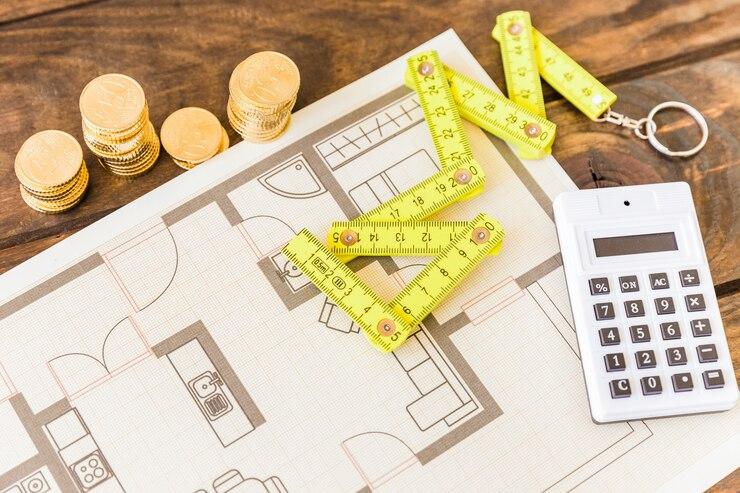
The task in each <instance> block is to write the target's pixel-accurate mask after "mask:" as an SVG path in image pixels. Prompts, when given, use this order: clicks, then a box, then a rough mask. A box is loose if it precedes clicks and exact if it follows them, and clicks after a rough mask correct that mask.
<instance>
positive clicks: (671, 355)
mask: <svg viewBox="0 0 740 493" xmlns="http://www.w3.org/2000/svg"><path fill="white" fill-rule="evenodd" d="M665 356H666V358H668V364H669V365H670V366H679V365H685V364H686V363H688V361H689V360H688V359H687V358H686V349H685V348H683V347H670V348H668V349H666V350H665Z"/></svg>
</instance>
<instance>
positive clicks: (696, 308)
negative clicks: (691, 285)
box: [684, 294, 707, 312]
mask: <svg viewBox="0 0 740 493" xmlns="http://www.w3.org/2000/svg"><path fill="white" fill-rule="evenodd" d="M684 299H685V300H686V309H687V310H688V311H690V312H701V311H704V310H706V309H707V307H706V305H705V304H704V295H703V294H687V295H686V296H685V297H684Z"/></svg>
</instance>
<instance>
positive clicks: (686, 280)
mask: <svg viewBox="0 0 740 493" xmlns="http://www.w3.org/2000/svg"><path fill="white" fill-rule="evenodd" d="M678 277H680V278H681V286H683V287H685V288H688V287H689V286H698V285H699V272H698V271H697V270H696V269H688V270H682V271H681V272H679V273H678Z"/></svg>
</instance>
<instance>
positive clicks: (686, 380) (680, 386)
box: [671, 373, 694, 392]
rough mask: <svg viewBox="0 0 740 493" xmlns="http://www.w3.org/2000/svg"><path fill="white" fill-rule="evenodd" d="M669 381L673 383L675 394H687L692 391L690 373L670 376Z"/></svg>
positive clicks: (692, 385) (692, 383) (692, 384)
mask: <svg viewBox="0 0 740 493" xmlns="http://www.w3.org/2000/svg"><path fill="white" fill-rule="evenodd" d="M671 380H672V381H673V390H675V391H676V392H687V391H689V390H693V389H694V382H693V380H691V373H676V374H675V375H673V376H671Z"/></svg>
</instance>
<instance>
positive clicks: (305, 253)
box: [283, 52, 503, 351]
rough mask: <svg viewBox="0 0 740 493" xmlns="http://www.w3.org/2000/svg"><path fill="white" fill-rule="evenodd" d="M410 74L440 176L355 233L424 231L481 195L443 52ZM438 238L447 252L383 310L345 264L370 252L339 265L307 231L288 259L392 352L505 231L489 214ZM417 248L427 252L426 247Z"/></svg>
mask: <svg viewBox="0 0 740 493" xmlns="http://www.w3.org/2000/svg"><path fill="white" fill-rule="evenodd" d="M408 70H409V71H410V72H411V73H412V74H417V75H415V76H412V80H413V84H414V86H415V89H416V91H417V94H418V95H419V102H420V105H421V106H422V109H423V111H424V115H425V118H426V120H427V125H428V127H429V130H430V133H431V135H432V141H433V142H434V145H435V149H436V151H437V154H438V156H439V160H440V163H441V167H442V170H441V171H440V172H439V173H437V174H435V175H433V176H431V177H429V178H427V179H426V180H423V181H422V182H421V183H419V184H417V185H415V186H413V187H411V188H410V189H408V190H406V191H405V192H403V193H400V194H399V195H397V196H395V197H393V198H392V199H391V200H389V201H387V202H385V203H383V204H381V205H379V206H378V207H376V208H375V209H373V210H371V211H369V212H367V213H365V214H363V215H361V216H360V217H359V218H357V219H355V220H353V221H350V222H349V223H347V224H349V225H352V226H353V227H354V225H357V226H358V228H359V226H361V225H363V224H365V223H380V222H386V223H388V222H393V223H396V224H404V225H413V224H422V223H416V222H414V221H416V220H419V219H423V218H425V217H428V216H430V215H432V214H434V213H436V212H438V211H440V210H442V209H443V208H445V207H447V206H448V205H450V204H452V203H454V202H456V201H458V200H462V199H463V198H467V197H470V196H472V195H474V194H477V193H480V191H481V190H482V189H483V184H484V183H485V176H484V173H483V168H482V167H481V166H480V164H478V162H477V161H476V160H475V158H474V157H473V154H472V151H471V148H470V143H469V142H468V139H467V136H466V135H465V131H464V129H463V127H462V121H461V120H460V115H459V114H458V112H457V106H456V103H455V100H454V98H453V92H452V91H451V90H450V87H449V83H448V80H447V76H446V75H445V69H444V65H442V62H441V61H440V60H439V57H438V55H437V53H436V52H425V53H420V54H418V55H416V56H413V57H411V58H410V59H409V61H408ZM432 225H433V223H432ZM445 228H446V229H445ZM438 232H439V234H446V235H447V242H446V245H445V246H444V248H438V249H436V250H434V254H436V256H435V258H434V259H433V260H432V261H431V262H430V263H429V264H428V265H427V266H426V267H425V268H424V269H423V270H422V271H421V272H420V273H419V275H418V276H417V278H416V279H414V280H413V281H412V282H411V283H410V284H409V285H407V286H406V287H405V288H404V289H403V290H402V291H401V293H399V295H398V296H397V297H396V298H394V299H393V300H391V301H390V302H389V303H384V302H383V301H382V300H381V299H380V298H379V297H378V296H377V295H376V294H375V293H374V292H373V291H372V290H371V289H370V288H369V287H368V286H367V285H366V284H364V283H363V282H362V281H361V280H360V279H359V278H358V277H357V275H356V274H354V273H353V272H352V271H351V270H350V269H349V268H348V267H347V266H346V265H345V264H344V262H346V261H347V260H349V259H351V258H353V257H354V256H356V255H359V254H363V255H365V254H368V252H362V251H356V252H343V253H342V257H341V258H340V257H338V256H336V255H335V254H334V253H332V252H331V251H330V250H329V249H327V248H326V247H325V246H324V245H323V244H322V243H321V242H320V241H319V240H317V239H316V238H315V237H314V236H313V235H311V233H309V232H308V231H306V230H303V231H301V232H300V233H299V234H298V235H297V236H296V237H295V238H294V239H293V240H291V241H290V242H289V243H288V244H287V245H286V246H285V248H284V249H283V252H284V254H285V255H286V256H287V257H288V259H289V260H290V261H291V262H292V263H293V264H294V265H295V266H296V267H297V268H298V269H300V270H301V272H303V274H305V275H306V276H307V277H308V278H309V279H310V280H311V281H312V282H313V283H314V284H315V285H316V286H318V287H319V289H321V291H322V292H323V293H324V294H325V295H326V296H327V297H328V298H329V299H331V300H332V301H333V302H334V303H335V304H337V306H339V307H340V308H342V309H343V310H344V311H345V312H346V313H347V314H348V315H349V316H350V317H351V318H352V319H353V320H354V321H355V322H356V323H357V324H358V325H359V326H360V327H361V328H362V330H363V331H364V332H365V334H366V335H367V337H368V339H369V340H370V341H371V342H372V343H373V345H375V346H376V347H377V348H379V349H381V350H383V351H392V350H394V349H395V348H397V347H398V346H399V345H400V344H401V343H402V342H403V341H404V340H405V339H406V338H407V337H408V336H409V335H410V334H411V333H413V331H415V330H416V327H417V326H418V324H419V323H420V322H421V321H422V320H423V319H424V317H426V316H427V315H428V314H429V313H430V312H431V310H433V309H434V307H435V306H437V305H438V304H439V303H440V302H441V301H442V300H443V299H444V297H445V296H447V294H448V293H449V292H450V291H451V290H452V289H453V288H454V287H455V286H457V285H458V284H459V283H460V282H461V281H462V279H463V278H464V277H465V276H466V275H468V274H469V273H470V271H471V270H472V269H473V267H475V266H476V265H477V264H478V263H480V261H481V260H482V259H483V258H485V256H486V255H489V254H490V253H491V251H492V250H494V249H495V248H500V244H501V240H502V238H503V229H502V228H501V225H500V224H499V223H498V222H496V221H494V220H493V219H491V218H489V217H488V216H486V215H485V214H481V215H479V216H478V217H476V218H475V219H474V220H473V221H469V222H466V223H455V224H454V226H453V227H452V228H450V227H449V226H443V227H442V229H439V230H438ZM435 236H436V234H435ZM419 247H420V251H424V244H421V245H419ZM424 254H425V255H428V254H429V253H424Z"/></svg>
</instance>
